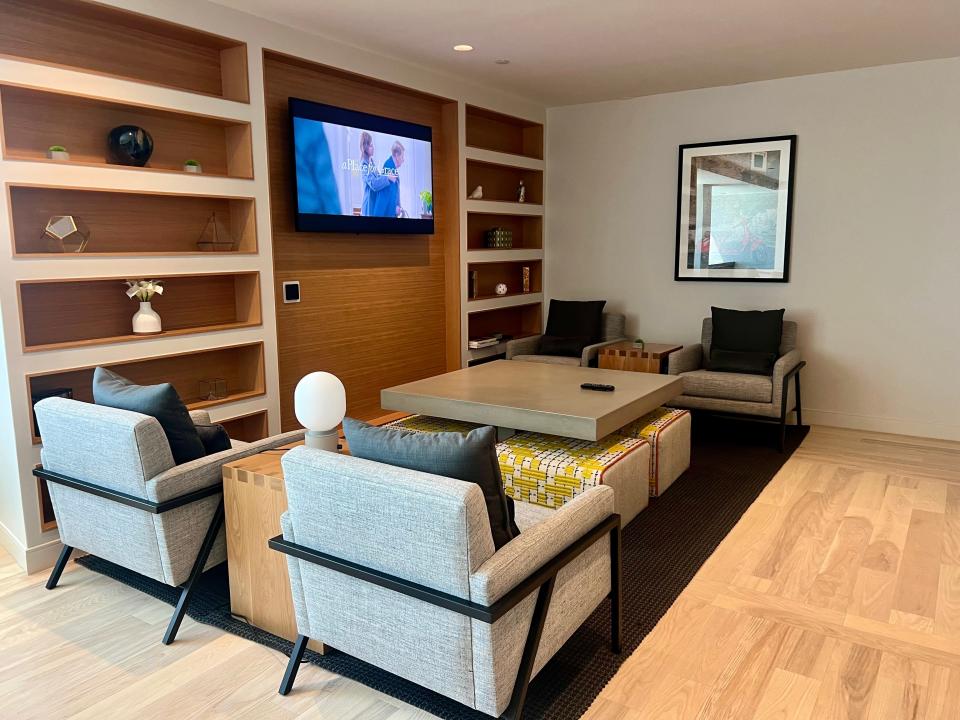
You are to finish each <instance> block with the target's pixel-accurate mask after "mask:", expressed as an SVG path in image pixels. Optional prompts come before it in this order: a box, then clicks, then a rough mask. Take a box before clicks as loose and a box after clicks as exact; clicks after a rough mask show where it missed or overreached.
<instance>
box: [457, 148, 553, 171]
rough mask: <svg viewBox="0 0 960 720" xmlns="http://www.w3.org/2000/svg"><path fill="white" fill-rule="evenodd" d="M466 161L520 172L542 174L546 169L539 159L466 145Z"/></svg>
mask: <svg viewBox="0 0 960 720" xmlns="http://www.w3.org/2000/svg"><path fill="white" fill-rule="evenodd" d="M464 158H465V159H466V160H473V161H474V162H482V163H487V164H488V165H502V166H504V167H510V168H520V169H521V170H536V171H539V172H543V170H544V168H545V167H546V166H545V164H544V162H543V160H541V159H540V158H535V157H531V156H529V155H514V154H512V153H505V152H500V151H499V150H487V149H486V148H481V147H475V146H473V145H467V146H466V151H465V153H464Z"/></svg>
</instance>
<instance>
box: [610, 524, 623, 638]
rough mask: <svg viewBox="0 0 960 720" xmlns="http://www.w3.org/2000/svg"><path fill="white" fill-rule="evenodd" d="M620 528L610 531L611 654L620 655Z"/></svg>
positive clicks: (621, 616) (621, 575)
mask: <svg viewBox="0 0 960 720" xmlns="http://www.w3.org/2000/svg"><path fill="white" fill-rule="evenodd" d="M621 567H622V566H621V553H620V526H619V525H618V526H617V527H615V528H614V529H613V530H611V531H610V652H613V653H616V654H617V655H619V654H620V649H621V644H622V632H621V625H622V622H623V620H622V618H623V615H622V611H621V603H620V598H621V586H622V577H623V574H622V570H621Z"/></svg>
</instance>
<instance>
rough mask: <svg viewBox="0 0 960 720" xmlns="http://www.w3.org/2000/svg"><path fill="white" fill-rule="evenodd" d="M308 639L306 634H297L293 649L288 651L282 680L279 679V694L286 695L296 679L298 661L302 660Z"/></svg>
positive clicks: (298, 666) (298, 667)
mask: <svg viewBox="0 0 960 720" xmlns="http://www.w3.org/2000/svg"><path fill="white" fill-rule="evenodd" d="M309 641H310V638H308V637H307V636H306V635H297V640H296V642H295V643H293V650H291V651H290V662H288V663H287V669H286V672H284V673H283V680H281V681H280V694H281V695H287V694H288V693H289V692H290V690H291V689H292V688H293V683H294V681H295V680H296V679H297V671H298V670H299V669H300V661H301V660H303V651H304V650H306V649H307V643H308V642H309Z"/></svg>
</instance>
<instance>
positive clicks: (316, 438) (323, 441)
mask: <svg viewBox="0 0 960 720" xmlns="http://www.w3.org/2000/svg"><path fill="white" fill-rule="evenodd" d="M338 440H339V438H338V437H337V429H336V428H334V429H333V430H307V434H306V436H304V445H306V446H307V447H308V448H314V449H315V450H329V451H330V452H337V445H338V444H339V443H338Z"/></svg>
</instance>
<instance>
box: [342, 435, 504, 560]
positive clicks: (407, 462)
mask: <svg viewBox="0 0 960 720" xmlns="http://www.w3.org/2000/svg"><path fill="white" fill-rule="evenodd" d="M343 434H344V436H346V438H347V442H348V443H349V444H350V453H351V455H353V456H355V457H359V458H364V459H366V460H374V461H376V462H381V463H384V464H387V465H394V466H396V467H402V468H406V469H407V470H417V471H420V472H426V473H431V474H433V475H441V476H443V477H449V478H453V479H455V480H463V481H466V482H472V483H476V484H477V485H479V486H480V489H481V490H482V491H483V499H484V502H485V503H486V506H487V515H488V517H489V520H490V531H491V533H492V535H493V544H494V547H496V548H497V549H499V548H501V547H503V546H504V545H506V544H507V543H508V542H510V541H511V540H512V539H513V538H514V537H516V536H517V535H519V534H520V529H519V528H518V527H517V525H516V523H515V522H514V521H513V512H512V511H511V508H510V504H512V503H513V500H512V499H511V498H508V497H507V495H506V493H505V492H504V489H503V480H502V479H501V476H500V463H499V462H498V460H497V431H496V428H493V427H481V428H477V429H476V430H472V431H470V432H469V433H467V434H466V435H464V434H462V433H458V432H450V433H447V432H439V433H418V432H409V431H406V430H400V429H397V428H390V427H373V426H372V425H368V424H367V423H364V422H360V421H359V420H354V419H352V418H344V420H343Z"/></svg>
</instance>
